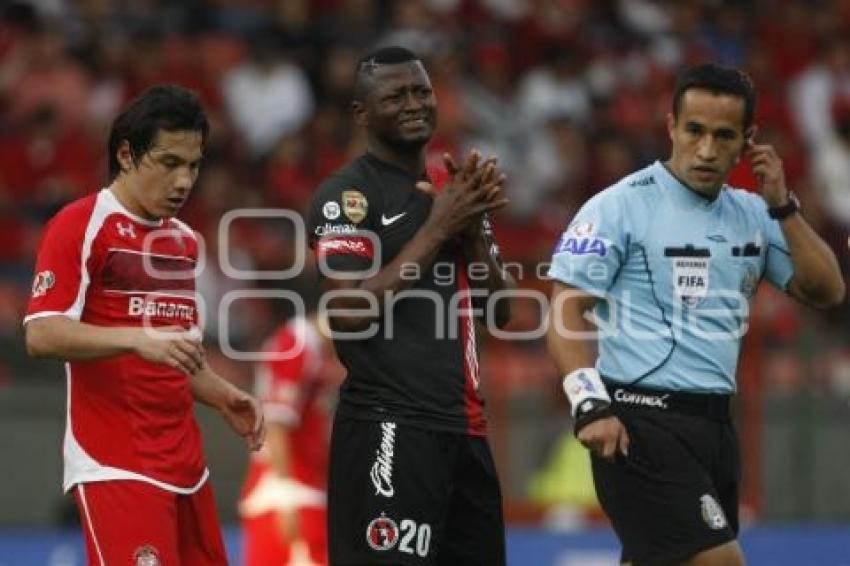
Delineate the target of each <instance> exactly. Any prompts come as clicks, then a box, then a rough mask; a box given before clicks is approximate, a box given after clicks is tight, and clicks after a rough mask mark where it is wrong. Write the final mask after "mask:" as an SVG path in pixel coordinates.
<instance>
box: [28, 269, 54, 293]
mask: <svg viewBox="0 0 850 566" xmlns="http://www.w3.org/2000/svg"><path fill="white" fill-rule="evenodd" d="M55 284H56V276H55V275H53V272H52V271H39V272H38V273H36V274H35V278H34V279H33V281H32V296H33V298H37V297H43V296H44V295H46V294H47V291H49V290H50V289H51V288H52V287H53V285H55Z"/></svg>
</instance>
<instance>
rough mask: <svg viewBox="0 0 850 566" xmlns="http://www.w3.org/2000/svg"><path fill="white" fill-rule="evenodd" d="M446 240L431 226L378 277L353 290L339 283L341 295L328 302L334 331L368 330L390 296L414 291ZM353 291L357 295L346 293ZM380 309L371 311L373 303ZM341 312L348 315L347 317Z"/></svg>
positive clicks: (417, 236) (415, 237)
mask: <svg viewBox="0 0 850 566" xmlns="http://www.w3.org/2000/svg"><path fill="white" fill-rule="evenodd" d="M445 241H446V238H445V236H443V235H442V234H440V233H439V232H437V231H431V230H429V229H428V224H425V225H424V226H423V227H422V228H420V230H419V232H417V233H416V235H415V236H414V237H413V239H411V240H410V241H409V242H408V243H407V245H405V246H404V247H403V248H402V249H401V251H399V253H398V255H396V256H395V258H393V260H392V261H391V262H390V263H388V264H387V265H385V266H384V267H382V268H381V269H380V270H379V271H378V273H376V274H375V275H373V276H372V277H369V278H368V279H363V280H362V281H359V282H358V283H357V284H356V285H354V286H346V285H345V283H344V282H342V281H338V282H337V289H336V290H337V291H338V294H336V296H334V297H333V298H332V299H330V300H329V301H328V309H329V320H330V323H331V327H332V328H333V329H334V330H341V331H345V332H358V331H362V330H366V329H367V328H368V327H369V325H370V324H372V323H374V321H375V320H376V319H377V318H378V317H379V316H380V314H381V309H380V305H381V304H382V301H381V300H382V299H383V298H384V297H385V296H387V294H388V293H389V294H390V295H393V294H395V293H398V292H401V291H404V290H405V289H408V288H410V287H412V286H413V285H414V284H415V283H416V282H417V281H419V279H420V278H421V276H422V274H423V273H424V272H425V270H426V269H428V267H429V266H430V265H431V264H432V263H433V262H434V260H435V259H436V258H437V254H438V253H439V251H440V248H441V247H442V245H443V244H444V243H445ZM346 291H354V292H351V293H349V292H346ZM370 299H372V300H373V301H374V302H375V303H377V305H378V308H372V305H373V304H374V303H372V302H370ZM341 311H346V312H345V313H344V315H343V314H342V313H341Z"/></svg>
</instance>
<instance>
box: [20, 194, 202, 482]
mask: <svg viewBox="0 0 850 566" xmlns="http://www.w3.org/2000/svg"><path fill="white" fill-rule="evenodd" d="M197 261H198V243H197V241H196V239H195V236H194V234H193V233H192V231H191V230H190V229H189V228H188V227H187V226H186V225H185V224H183V223H182V222H180V221H178V220H175V219H164V220H160V221H149V220H145V219H143V218H140V217H138V216H135V215H133V214H132V213H130V212H129V211H127V210H126V209H125V208H124V207H123V206H122V205H121V204H120V203H119V201H118V200H117V199H116V197H115V195H114V194H113V193H112V191H110V190H109V189H103V190H101V191H100V192H99V193H97V194H95V195H91V196H88V197H85V198H82V199H79V200H77V201H74V202H73V203H71V204H69V205H68V206H66V207H65V208H63V209H62V210H61V211H60V212H59V213H58V214H57V215H56V216H55V217H54V218H53V219H52V220H51V221H50V222H49V223H48V225H47V227H46V229H45V232H44V235H43V236H42V241H41V244H40V248H39V251H38V259H37V261H36V269H35V271H36V275H35V280H34V282H33V292H32V297H31V299H30V303H29V307H28V309H27V315H26V318H25V319H24V322H25V323H26V322H29V321H31V320H33V319H36V318H40V317H45V316H54V315H64V316H67V317H69V318H71V319H74V320H79V321H81V322H86V323H91V324H95V325H98V326H107V327H109V326H114V327H118V326H125V327H126V326H143V325H147V326H150V327H162V326H169V325H179V326H183V327H185V328H190V327H191V326H193V325H196V324H197V322H198V306H197V304H196V299H195V278H194V270H195V266H196V264H197ZM65 368H66V373H67V377H68V407H67V424H66V430H65V442H64V459H65V474H64V476H65V477H64V482H63V483H64V488H65V490H66V491H68V490H70V489H71V488H72V487H73V486H74V485H75V484H78V483H84V482H93V481H103V480H117V479H129V480H140V481H144V482H148V483H150V484H153V485H156V486H159V487H161V488H163V489H167V490H169V491H172V492H176V493H193V492H194V491H196V490H198V489H199V488H200V487H201V486H202V485H203V483H204V481H206V478H207V476H208V474H209V472H208V471H207V469H206V464H205V462H204V456H203V452H202V448H201V437H200V431H199V430H198V426H197V424H196V422H195V419H194V415H193V412H192V406H193V397H192V393H191V391H190V384H189V376H187V375H185V374H183V373H181V372H179V371H178V370H175V369H173V368H170V367H167V366H165V365H162V364H155V363H152V362H148V361H146V360H144V359H142V358H141V357H140V356H138V355H136V354H126V355H121V356H113V357H108V358H100V359H94V360H86V361H70V362H67V363H66V364H65Z"/></svg>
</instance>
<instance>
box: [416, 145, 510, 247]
mask: <svg viewBox="0 0 850 566" xmlns="http://www.w3.org/2000/svg"><path fill="white" fill-rule="evenodd" d="M443 160H444V161H445V164H446V169H447V170H448V171H449V175H451V180H450V181H449V183H448V184H447V185H446V187H445V188H444V189H443V190H442V191H440V192H439V193H437V194H435V195H434V204H433V206H432V207H431V214H430V216H429V218H428V228H429V229H431V230H437V231H439V232H441V233H443V234H444V235H445V236H446V238H453V237H455V236H458V235H460V234H461V233H462V232H464V231H465V230H467V229H468V226H469V225H470V223H471V222H473V221H474V222H480V218H481V215H482V214H484V213H485V212H490V211H493V210H497V209H499V208H502V207H504V206H506V205H507V204H508V199H507V198H504V196H503V191H504V183H505V176H504V175H503V174H501V173H499V172H498V170H497V168H496V160H495V159H492V158H491V159H487V160H485V161H484V162H483V163H482V162H481V154H480V153H479V152H478V151H477V150H473V151H471V152H470V154H469V155H468V156H467V158H466V161H465V162H464V164H463V166H462V167H458V166H457V165H456V164H455V163H454V160H452V158H451V156H449V155H448V154H446V155H444V156H443ZM417 188H419V189H420V190H423V191H424V192H431V193H432V194H433V191H430V190H428V189H427V188H426V187H424V186H419V185H417Z"/></svg>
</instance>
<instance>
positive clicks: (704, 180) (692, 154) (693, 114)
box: [667, 88, 746, 197]
mask: <svg viewBox="0 0 850 566" xmlns="http://www.w3.org/2000/svg"><path fill="white" fill-rule="evenodd" d="M667 130H668V132H669V134H670V140H671V141H672V145H673V148H672V152H671V154H670V160H669V161H668V162H667V166H668V167H669V168H670V170H671V171H672V172H673V174H674V175H675V176H676V177H677V178H678V179H679V180H680V181H682V182H684V183H685V184H687V185H688V186H689V187H691V188H692V189H694V190H695V191H698V192H700V193H702V194H704V195H706V196H708V197H714V196H715V195H716V194H717V192H718V191H719V190H720V187H721V186H722V185H723V183H724V182H726V177H727V176H728V175H729V173H730V171H732V168H733V167H735V164H736V163H737V162H738V158H739V157H740V155H741V152H742V151H743V149H744V146H745V143H746V137H745V133H744V99H743V98H741V97H738V96H734V95H731V94H715V93H713V92H710V91H708V90H704V89H697V88H695V89H691V90H688V91H686V92H685V93H684V95H683V96H682V103H681V106H680V109H679V115H678V116H673V115H672V114H670V115H668V116H667Z"/></svg>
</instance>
